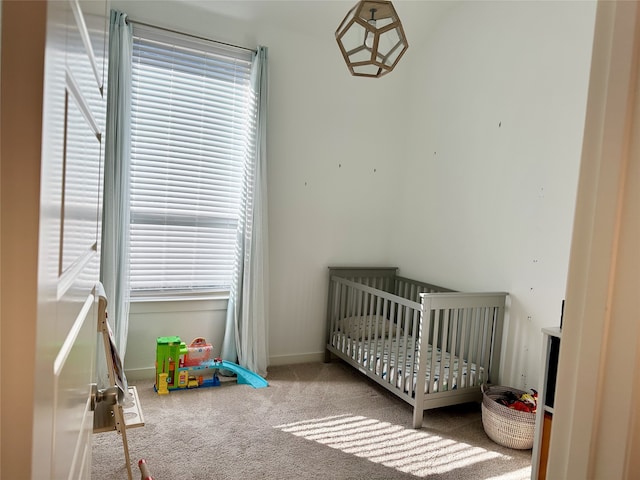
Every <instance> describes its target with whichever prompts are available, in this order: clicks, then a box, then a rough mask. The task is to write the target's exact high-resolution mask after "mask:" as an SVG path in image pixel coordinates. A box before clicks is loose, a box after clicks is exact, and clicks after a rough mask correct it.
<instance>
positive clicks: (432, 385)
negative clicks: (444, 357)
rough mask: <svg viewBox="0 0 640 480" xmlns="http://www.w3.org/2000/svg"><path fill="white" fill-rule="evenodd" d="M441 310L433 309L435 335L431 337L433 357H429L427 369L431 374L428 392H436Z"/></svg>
mask: <svg viewBox="0 0 640 480" xmlns="http://www.w3.org/2000/svg"><path fill="white" fill-rule="evenodd" d="M440 312H441V310H435V311H433V336H432V337H431V342H430V343H431V358H430V359H429V365H428V367H427V370H428V371H429V372H430V374H429V389H428V390H427V393H431V392H435V391H436V390H435V382H436V380H435V366H436V362H437V361H438V337H439V331H440Z"/></svg>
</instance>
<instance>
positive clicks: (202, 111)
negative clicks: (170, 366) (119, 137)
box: [130, 26, 255, 292]
mask: <svg viewBox="0 0 640 480" xmlns="http://www.w3.org/2000/svg"><path fill="white" fill-rule="evenodd" d="M250 69H251V52H248V51H241V50H238V49H227V48H225V47H219V46H217V45H216V44H213V43H211V42H204V41H202V42H201V41H198V40H194V39H191V38H186V37H182V36H178V35H172V34H166V33H164V32H160V31H157V30H155V29H150V28H147V27H137V26H136V27H135V29H134V42H133V69H132V76H133V88H132V105H131V111H132V122H131V124H132V127H131V247H130V261H131V288H132V290H133V291H147V292H149V291H157V292H176V291H192V290H217V289H226V288H228V287H229V285H230V283H231V276H232V273H233V266H234V250H235V239H236V229H237V225H238V219H239V217H238V213H239V208H240V205H241V201H242V193H243V192H242V186H243V181H242V175H243V169H244V164H245V158H246V156H247V155H249V154H251V151H250V148H251V145H252V144H253V138H254V137H255V126H254V117H255V111H254V109H255V102H254V100H253V94H252V93H251V89H250V83H249V80H250Z"/></svg>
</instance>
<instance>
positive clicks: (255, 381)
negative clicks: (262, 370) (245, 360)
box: [202, 360, 269, 388]
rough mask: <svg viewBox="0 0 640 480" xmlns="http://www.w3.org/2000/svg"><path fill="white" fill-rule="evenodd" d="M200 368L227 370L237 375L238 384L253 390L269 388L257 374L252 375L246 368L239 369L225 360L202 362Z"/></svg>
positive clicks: (236, 365) (239, 367) (238, 366)
mask: <svg viewBox="0 0 640 480" xmlns="http://www.w3.org/2000/svg"><path fill="white" fill-rule="evenodd" d="M202 366H203V367H204V366H207V367H209V368H219V369H221V370H229V371H231V372H233V373H235V374H236V375H237V377H238V383H241V384H246V385H251V386H252V387H253V388H264V387H268V386H269V384H268V383H267V381H266V380H265V379H264V378H262V377H261V376H260V375H258V374H257V373H253V372H252V371H251V370H247V369H246V368H244V367H241V366H240V365H238V364H235V363H233V362H228V361H226V360H222V361H221V362H216V361H209V362H203V363H202Z"/></svg>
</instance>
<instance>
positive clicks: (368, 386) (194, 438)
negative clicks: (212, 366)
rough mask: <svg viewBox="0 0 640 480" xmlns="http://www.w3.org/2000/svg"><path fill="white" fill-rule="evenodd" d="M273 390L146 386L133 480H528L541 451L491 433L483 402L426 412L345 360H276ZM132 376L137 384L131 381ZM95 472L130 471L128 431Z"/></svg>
mask: <svg viewBox="0 0 640 480" xmlns="http://www.w3.org/2000/svg"><path fill="white" fill-rule="evenodd" d="M267 380H268V381H269V387H267V388H262V389H253V388H251V387H250V386H248V385H239V384H237V383H236V382H235V381H225V382H223V383H222V385H221V386H220V387H211V388H200V389H193V390H188V391H172V392H171V393H170V394H169V395H162V396H160V395H158V394H156V393H155V391H154V389H153V381H151V380H150V381H147V382H137V383H136V387H137V390H138V395H139V397H140V404H141V406H142V410H143V413H144V420H145V426H144V427H141V428H133V429H128V430H127V436H128V440H129V450H130V453H131V459H132V464H133V467H132V468H133V469H134V478H136V479H138V478H140V472H139V470H138V468H137V461H138V460H139V459H140V458H144V459H146V461H147V463H148V465H149V469H150V471H151V474H152V475H153V478H154V479H155V480H178V479H180V480H189V479H194V480H195V479H197V480H209V479H211V480H213V479H220V480H235V479H242V480H253V479H279V480H286V479H296V480H297V479H328V480H331V479H335V480H348V479H349V480H350V479H353V480H356V479H372V480H376V479H379V480H382V479H385V480H392V479H415V478H429V479H438V480H450V479H451V480H453V479H460V480H462V479H473V480H489V479H492V480H525V479H528V478H529V477H530V471H531V451H530V450H511V449H508V448H504V447H501V446H499V445H497V444H496V443H494V442H493V441H491V440H490V439H489V438H488V437H487V436H486V434H485V432H484V430H483V428H482V419H481V410H480V405H479V404H465V405H459V406H455V407H446V408H440V409H434V410H430V411H427V412H426V413H425V415H424V420H423V426H422V428H421V429H420V430H414V429H412V428H411V421H412V411H411V408H410V406H409V405H407V404H406V403H404V402H402V401H400V400H399V399H398V398H396V397H395V396H393V395H392V394H391V393H389V392H387V391H386V390H385V389H383V388H382V387H380V386H379V385H377V384H375V383H374V382H372V381H370V380H369V379H367V378H366V377H364V376H363V375H361V374H360V373H358V372H357V371H355V370H354V369H352V368H351V367H349V366H347V365H346V364H344V363H342V362H340V361H334V362H331V363H326V364H325V363H309V364H300V365H291V366H278V367H270V368H269V375H268V377H267ZM131 383H133V382H131ZM92 478H94V479H96V480H111V479H114V480H115V479H126V478H127V473H126V468H125V463H124V454H123V450H122V442H121V439H120V436H119V435H118V434H117V433H116V432H115V431H114V432H107V433H100V434H96V435H94V436H93V466H92Z"/></svg>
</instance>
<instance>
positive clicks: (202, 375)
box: [155, 337, 269, 395]
mask: <svg viewBox="0 0 640 480" xmlns="http://www.w3.org/2000/svg"><path fill="white" fill-rule="evenodd" d="M212 350H213V347H212V346H211V344H209V343H207V341H206V340H205V339H204V338H202V337H199V338H196V339H194V340H193V341H192V342H191V343H190V344H189V345H187V344H186V343H185V342H183V341H182V340H180V337H158V338H157V344H156V384H155V389H156V391H157V392H158V395H166V394H168V393H169V392H170V391H171V390H181V389H189V388H198V387H217V386H219V385H220V378H219V377H218V371H219V370H225V371H230V372H233V373H235V374H236V377H237V382H238V383H240V384H247V385H251V386H252V387H253V388H264V387H267V386H268V385H269V384H268V383H267V381H266V380H265V379H264V378H262V377H261V376H260V375H258V374H257V373H254V372H252V371H251V370H247V369H246V368H244V367H241V366H240V365H237V364H235V363H233V362H228V361H226V360H222V359H221V358H214V359H211V355H212Z"/></svg>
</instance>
